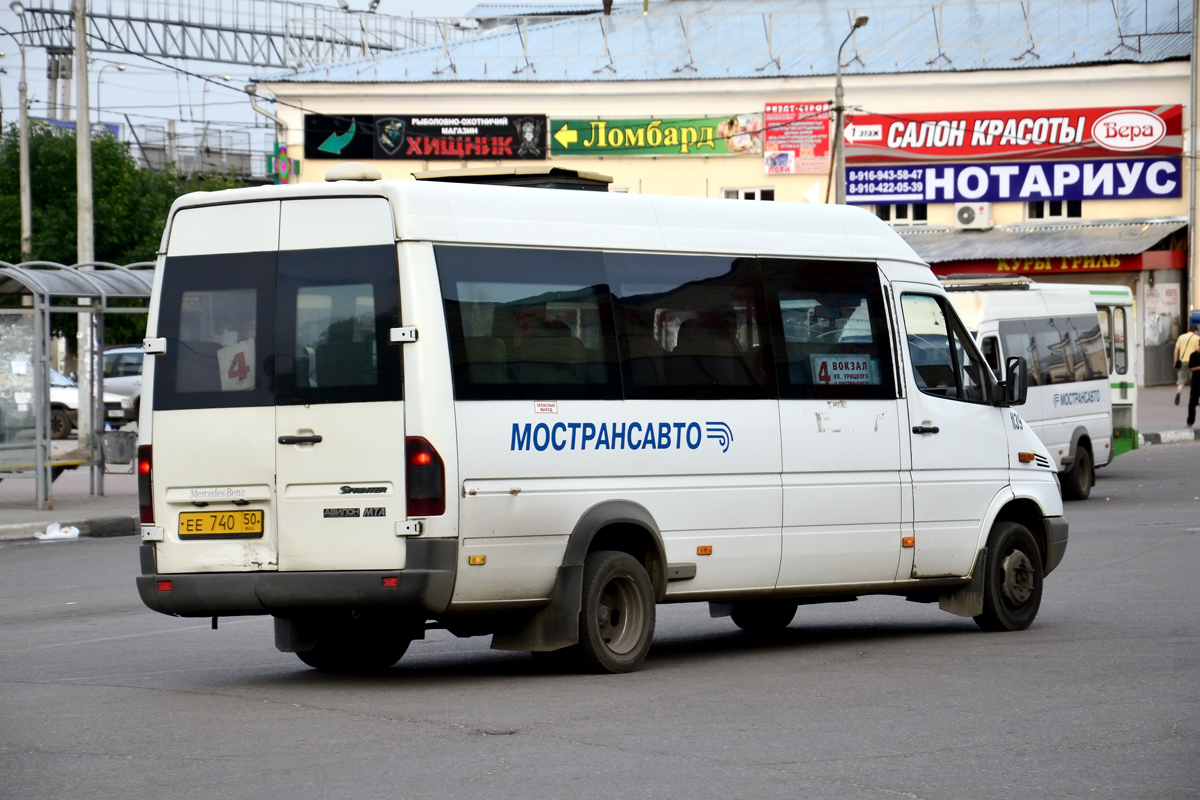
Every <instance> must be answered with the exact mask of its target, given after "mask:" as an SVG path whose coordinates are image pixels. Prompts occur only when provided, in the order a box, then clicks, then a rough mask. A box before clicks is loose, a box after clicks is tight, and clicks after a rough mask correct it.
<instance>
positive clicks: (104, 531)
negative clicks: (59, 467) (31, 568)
mask: <svg viewBox="0 0 1200 800" xmlns="http://www.w3.org/2000/svg"><path fill="white" fill-rule="evenodd" d="M49 524H50V523H49V522H20V523H17V524H15V525H0V542H11V541H17V540H20V539H35V538H37V537H35V536H34V534H35V533H38V532H39V531H44V530H46V526H47V525H49ZM58 524H59V525H62V526H63V527H66V526H67V525H73V526H75V527H76V528H79V536H80V537H81V538H82V537H84V536H89V537H91V538H93V539H103V538H108V537H110V536H136V535H137V534H138V533H139V532H140V530H141V527H140V523H139V522H138V520H136V519H135V518H133V517H100V518H98V519H80V520H59V521H58ZM64 541H70V540H64Z"/></svg>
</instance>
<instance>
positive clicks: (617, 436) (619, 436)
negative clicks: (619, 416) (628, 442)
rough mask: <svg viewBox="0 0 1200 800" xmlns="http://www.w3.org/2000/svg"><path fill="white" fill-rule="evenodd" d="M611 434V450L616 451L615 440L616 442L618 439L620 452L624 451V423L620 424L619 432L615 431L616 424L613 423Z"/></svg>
mask: <svg viewBox="0 0 1200 800" xmlns="http://www.w3.org/2000/svg"><path fill="white" fill-rule="evenodd" d="M612 433H613V437H612V439H613V441H612V447H613V450H616V449H617V440H618V439H620V440H621V449H622V450H624V449H625V423H624V422H622V423H621V429H620V430H617V423H615V422H614V423H613V431H612Z"/></svg>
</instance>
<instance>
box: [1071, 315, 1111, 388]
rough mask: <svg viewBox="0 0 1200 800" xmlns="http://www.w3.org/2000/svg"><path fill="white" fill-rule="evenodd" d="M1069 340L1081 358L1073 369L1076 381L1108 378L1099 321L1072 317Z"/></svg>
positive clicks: (1093, 318) (1090, 318) (1105, 354)
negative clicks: (1073, 343)
mask: <svg viewBox="0 0 1200 800" xmlns="http://www.w3.org/2000/svg"><path fill="white" fill-rule="evenodd" d="M1071 339H1072V340H1073V341H1074V342H1075V347H1076V349H1077V350H1078V353H1079V356H1080V358H1081V362H1080V364H1079V365H1078V366H1077V367H1076V369H1075V374H1076V376H1077V380H1081V381H1094V380H1101V379H1106V378H1108V355H1107V352H1106V350H1107V348H1105V346H1104V336H1103V334H1102V333H1101V331H1100V320H1099V319H1098V318H1096V317H1072V318H1071Z"/></svg>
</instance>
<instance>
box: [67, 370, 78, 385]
mask: <svg viewBox="0 0 1200 800" xmlns="http://www.w3.org/2000/svg"><path fill="white" fill-rule="evenodd" d="M69 377H70V378H71V380H73V381H75V382H76V383H78V382H79V373H78V372H72V373H71V374H70V376H69Z"/></svg>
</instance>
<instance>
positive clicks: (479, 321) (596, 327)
mask: <svg viewBox="0 0 1200 800" xmlns="http://www.w3.org/2000/svg"><path fill="white" fill-rule="evenodd" d="M434 255H435V257H436V259H437V265H438V275H439V278H440V280H441V286H442V301H443V304H444V306H445V310H446V326H447V331H448V334H449V338H450V354H451V359H452V362H453V369H454V393H455V397H456V398H457V399H459V400H521V399H527V400H555V399H559V400H571V399H579V400H619V399H620V398H621V383H620V375H619V372H618V369H617V349H616V334H615V332H614V329H613V319H612V305H611V303H610V302H609V297H608V285H607V279H606V278H605V275H604V260H603V257H602V256H601V254H600V253H597V252H586V251H578V250H533V249H517V248H498V247H457V246H437V247H435V248H434Z"/></svg>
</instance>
